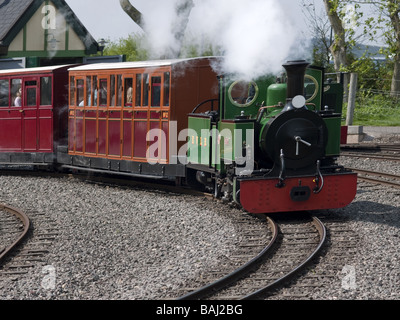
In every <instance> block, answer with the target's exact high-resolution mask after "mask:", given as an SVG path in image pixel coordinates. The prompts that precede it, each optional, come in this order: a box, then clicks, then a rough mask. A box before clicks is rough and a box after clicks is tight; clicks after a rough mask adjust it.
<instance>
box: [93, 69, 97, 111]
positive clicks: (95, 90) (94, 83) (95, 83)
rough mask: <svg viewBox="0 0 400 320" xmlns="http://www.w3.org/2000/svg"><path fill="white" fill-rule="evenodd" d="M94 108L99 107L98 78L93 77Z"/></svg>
mask: <svg viewBox="0 0 400 320" xmlns="http://www.w3.org/2000/svg"><path fill="white" fill-rule="evenodd" d="M92 89H93V106H97V91H98V90H97V76H93V87H92Z"/></svg>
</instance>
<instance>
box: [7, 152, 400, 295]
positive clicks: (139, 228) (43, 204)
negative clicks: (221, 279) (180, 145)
mask: <svg viewBox="0 0 400 320" xmlns="http://www.w3.org/2000/svg"><path fill="white" fill-rule="evenodd" d="M340 162H341V163H342V164H344V165H346V166H351V167H360V168H362V167H364V168H372V167H373V168H374V169H376V170H378V169H379V170H382V171H387V172H393V171H396V172H400V170H399V169H400V168H399V165H396V164H393V162H383V161H380V162H376V161H373V160H372V159H352V158H351V159H350V158H342V159H341V161H340ZM0 202H3V203H6V204H8V205H11V206H15V207H18V208H20V209H22V210H26V211H27V212H28V213H29V211H31V212H35V211H36V212H42V213H44V214H45V216H46V217H48V219H49V221H51V222H52V223H53V224H55V225H57V226H58V231H57V233H58V235H57V237H56V239H55V240H54V242H53V244H52V246H51V250H49V253H48V254H47V255H46V256H45V262H44V263H41V264H38V266H37V267H35V268H32V269H30V270H29V271H28V273H27V274H25V275H21V276H18V277H15V278H9V277H2V276H0V299H96V300H97V299H135V300H137V299H144V300H147V299H155V300H157V299H166V298H167V299H168V298H172V297H175V296H176V295H175V294H174V292H177V290H178V288H179V286H180V285H182V284H184V283H187V280H188V279H191V278H192V279H195V278H196V275H198V272H199V271H203V270H204V269H206V270H207V269H208V270H212V269H213V267H214V266H215V265H217V264H218V263H219V261H223V259H226V257H229V254H230V252H232V251H234V250H235V244H236V243H237V242H238V241H239V239H240V237H241V235H240V233H238V230H237V228H236V226H235V221H234V219H232V216H230V214H233V215H235V214H237V215H240V214H243V213H242V212H241V211H240V210H237V209H232V208H230V207H229V206H226V205H224V204H221V203H217V202H214V201H211V200H210V199H204V198H201V197H195V196H190V195H178V194H173V193H166V192H162V191H156V192H151V191H148V190H147V191H144V190H135V189H132V188H119V187H111V186H105V185H96V184H91V183H87V182H83V181H80V180H78V179H74V178H48V177H47V178H43V177H19V176H9V175H2V176H0ZM399 203H400V191H399V190H396V189H393V188H388V187H382V186H373V185H371V184H367V183H359V191H358V193H357V196H356V199H355V200H354V202H353V203H352V204H350V205H349V206H348V207H346V208H343V209H338V210H327V211H324V212H320V213H318V215H319V216H324V215H325V214H326V215H330V216H338V217H344V218H346V219H347V220H348V228H350V229H351V230H353V231H354V232H355V233H356V234H357V235H358V238H359V243H358V245H357V252H356V254H354V256H352V257H351V259H350V260H349V261H346V268H347V269H341V268H340V269H339V272H337V273H336V276H335V277H334V278H332V279H330V280H329V281H328V282H327V283H326V284H325V285H323V286H322V287H321V288H318V287H317V288H304V294H305V295H306V299H400V289H399V287H400V257H399V256H400V253H399V250H398V245H399V240H400V229H399V228H400V210H399V209H400V204H399ZM228 213H229V214H228ZM328 258H329V251H328V253H327V254H326V256H325V257H323V258H322V259H321V260H320V262H321V263H324V259H328ZM44 265H45V266H51V267H52V268H53V269H52V270H53V271H54V276H55V283H54V286H50V287H47V286H46V285H43V279H44V278H45V277H46V272H45V271H44V269H43V266H44ZM320 268H323V265H321V266H320ZM350 276H351V277H352V282H347V284H348V283H350V284H351V285H350V286H346V282H344V280H346V279H347V280H348V278H349V277H350ZM278 299H279V296H278Z"/></svg>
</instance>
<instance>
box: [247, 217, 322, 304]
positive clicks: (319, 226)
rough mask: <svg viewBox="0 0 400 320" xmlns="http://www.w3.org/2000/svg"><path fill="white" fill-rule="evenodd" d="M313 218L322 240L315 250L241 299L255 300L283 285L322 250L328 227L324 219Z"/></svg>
mask: <svg viewBox="0 0 400 320" xmlns="http://www.w3.org/2000/svg"><path fill="white" fill-rule="evenodd" d="M312 218H313V221H312V223H313V225H314V226H315V227H316V229H317V230H318V233H319V235H320V242H319V244H318V246H317V247H316V248H315V250H314V251H313V252H312V253H311V254H310V255H309V256H308V257H307V258H306V259H305V260H303V262H301V263H300V264H299V265H298V266H297V267H295V268H294V269H292V270H291V271H290V272H288V273H287V274H286V275H284V276H283V277H281V278H279V279H277V280H275V281H274V282H272V283H270V284H269V285H267V286H266V287H264V288H261V289H259V290H257V291H254V292H252V293H251V294H249V295H247V296H245V297H243V298H242V299H241V300H254V299H257V298H259V297H260V296H263V295H265V294H266V293H268V292H269V291H271V290H273V289H275V288H276V287H277V286H278V285H281V284H282V283H283V282H286V281H288V280H289V279H290V278H291V277H293V276H294V275H295V274H296V273H298V272H299V271H301V270H302V269H303V268H304V267H305V266H307V264H308V263H310V262H311V261H312V260H313V259H314V257H315V256H316V255H317V254H318V253H319V252H320V250H321V248H322V246H323V244H324V243H325V240H326V228H325V226H324V224H323V223H322V221H321V220H319V219H318V218H317V217H312Z"/></svg>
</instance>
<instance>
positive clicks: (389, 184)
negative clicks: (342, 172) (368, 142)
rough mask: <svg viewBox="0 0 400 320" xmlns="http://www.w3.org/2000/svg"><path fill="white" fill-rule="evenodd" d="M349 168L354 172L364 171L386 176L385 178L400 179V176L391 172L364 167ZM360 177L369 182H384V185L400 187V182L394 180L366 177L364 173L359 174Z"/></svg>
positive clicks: (369, 173)
mask: <svg viewBox="0 0 400 320" xmlns="http://www.w3.org/2000/svg"><path fill="white" fill-rule="evenodd" d="M349 169H350V170H352V171H354V172H357V173H363V174H367V175H371V176H379V177H385V178H389V179H395V180H399V179H400V176H398V175H395V174H390V173H384V172H377V171H370V170H364V169H356V168H349ZM358 178H359V179H360V180H364V181H368V182H373V183H379V184H384V185H388V186H391V187H395V188H400V183H397V182H393V181H387V180H381V179H376V178H370V177H366V176H363V175H358Z"/></svg>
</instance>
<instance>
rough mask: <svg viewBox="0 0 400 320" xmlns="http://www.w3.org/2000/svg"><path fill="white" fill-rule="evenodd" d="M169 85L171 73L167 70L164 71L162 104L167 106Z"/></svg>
mask: <svg viewBox="0 0 400 320" xmlns="http://www.w3.org/2000/svg"><path fill="white" fill-rule="evenodd" d="M170 86H171V75H170V73H169V72H165V73H164V106H169V88H170Z"/></svg>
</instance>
